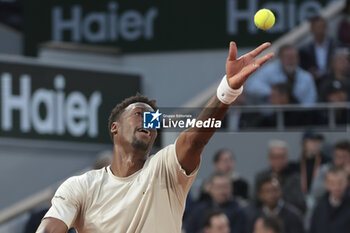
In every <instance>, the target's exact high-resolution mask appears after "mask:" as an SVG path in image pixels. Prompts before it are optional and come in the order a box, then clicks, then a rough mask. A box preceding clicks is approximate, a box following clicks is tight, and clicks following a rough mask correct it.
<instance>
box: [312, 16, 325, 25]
mask: <svg viewBox="0 0 350 233" xmlns="http://www.w3.org/2000/svg"><path fill="white" fill-rule="evenodd" d="M317 21H323V22H325V23H327V22H326V20H325V19H324V18H323V17H322V16H321V15H314V16H313V17H310V18H309V22H310V23H311V24H313V23H315V22H317Z"/></svg>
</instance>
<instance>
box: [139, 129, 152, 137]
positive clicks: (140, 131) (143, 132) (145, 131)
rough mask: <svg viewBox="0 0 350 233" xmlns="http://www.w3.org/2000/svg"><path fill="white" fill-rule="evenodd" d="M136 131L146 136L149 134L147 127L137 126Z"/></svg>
mask: <svg viewBox="0 0 350 233" xmlns="http://www.w3.org/2000/svg"><path fill="white" fill-rule="evenodd" d="M137 132H139V133H142V134H145V135H148V136H150V135H151V131H150V130H148V129H144V128H138V129H137Z"/></svg>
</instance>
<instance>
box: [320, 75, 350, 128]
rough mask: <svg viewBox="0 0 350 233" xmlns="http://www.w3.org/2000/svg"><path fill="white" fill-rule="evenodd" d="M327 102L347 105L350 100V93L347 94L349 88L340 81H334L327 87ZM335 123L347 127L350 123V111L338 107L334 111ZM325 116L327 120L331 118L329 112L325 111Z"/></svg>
mask: <svg viewBox="0 0 350 233" xmlns="http://www.w3.org/2000/svg"><path fill="white" fill-rule="evenodd" d="M325 89H326V93H325V97H326V101H327V102H328V103H335V104H336V103H345V102H347V101H348V100H349V98H350V92H347V90H346V89H347V88H346V87H345V85H344V83H343V82H341V81H338V80H334V81H332V82H330V83H328V85H327V86H325ZM333 111H334V118H335V123H336V124H337V125H345V124H348V122H350V109H346V107H337V108H334V109H333ZM322 113H323V116H324V118H325V119H327V118H330V117H331V116H330V115H329V112H328V111H327V110H325V111H323V112H322Z"/></svg>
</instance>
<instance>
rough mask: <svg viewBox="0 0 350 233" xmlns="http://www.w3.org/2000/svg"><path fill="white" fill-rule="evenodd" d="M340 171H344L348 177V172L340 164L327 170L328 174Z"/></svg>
mask: <svg viewBox="0 0 350 233" xmlns="http://www.w3.org/2000/svg"><path fill="white" fill-rule="evenodd" d="M339 173H343V174H344V175H345V177H347V172H346V171H345V170H344V169H343V168H342V167H339V166H335V165H333V166H331V167H330V168H329V170H328V172H327V175H328V174H339Z"/></svg>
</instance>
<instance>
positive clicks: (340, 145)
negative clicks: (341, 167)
mask: <svg viewBox="0 0 350 233" xmlns="http://www.w3.org/2000/svg"><path fill="white" fill-rule="evenodd" d="M334 149H335V150H337V149H338V150H345V151H347V152H348V153H350V141H348V140H343V141H339V142H337V143H336V144H335V145H334Z"/></svg>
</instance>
